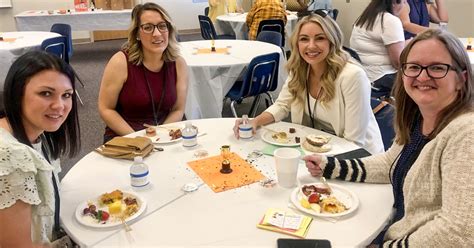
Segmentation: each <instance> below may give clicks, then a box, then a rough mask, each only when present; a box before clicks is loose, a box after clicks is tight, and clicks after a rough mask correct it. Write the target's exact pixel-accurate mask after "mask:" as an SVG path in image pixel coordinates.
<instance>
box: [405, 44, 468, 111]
mask: <svg viewBox="0 0 474 248" xmlns="http://www.w3.org/2000/svg"><path fill="white" fill-rule="evenodd" d="M433 51H436V52H433ZM406 63H416V64H419V65H421V66H429V65H433V64H449V65H453V60H452V57H451V55H450V54H449V52H448V50H447V49H446V47H445V46H444V44H443V43H442V42H441V41H439V40H437V39H428V40H422V41H419V42H417V43H415V44H414V45H413V47H412V49H411V51H410V52H409V54H408V57H407V61H406ZM465 80H466V78H465V73H462V74H458V73H457V72H456V71H454V70H449V71H448V73H447V74H446V76H445V77H444V78H440V79H433V78H431V77H429V76H428V74H427V72H426V70H423V71H422V72H421V74H420V75H418V77H416V78H411V77H407V76H405V75H403V86H404V88H405V91H406V92H407V94H408V95H409V96H410V98H412V99H413V101H414V102H415V103H416V104H417V105H418V107H419V108H420V110H421V112H422V113H423V112H426V111H430V112H432V113H436V114H437V113H439V112H440V111H441V110H442V109H444V108H445V107H446V106H448V105H449V104H450V103H451V102H453V101H454V99H456V97H457V96H458V91H459V89H461V87H462V83H463V82H465Z"/></svg>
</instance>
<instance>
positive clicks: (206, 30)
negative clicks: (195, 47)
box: [198, 15, 218, 40]
mask: <svg viewBox="0 0 474 248" xmlns="http://www.w3.org/2000/svg"><path fill="white" fill-rule="evenodd" d="M198 19H199V26H200V27H201V36H202V38H203V39H205V40H217V39H218V37H217V33H216V29H215V28H214V25H213V24H212V21H211V19H210V18H209V17H207V16H203V15H198Z"/></svg>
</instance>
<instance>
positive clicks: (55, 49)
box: [41, 36, 69, 63]
mask: <svg viewBox="0 0 474 248" xmlns="http://www.w3.org/2000/svg"><path fill="white" fill-rule="evenodd" d="M68 49H69V48H68V42H67V37H66V36H59V37H53V38H49V39H45V40H44V41H43V42H42V43H41V50H44V51H46V52H48V53H51V54H54V55H56V56H58V57H59V58H61V59H62V60H64V61H66V63H69V56H68Z"/></svg>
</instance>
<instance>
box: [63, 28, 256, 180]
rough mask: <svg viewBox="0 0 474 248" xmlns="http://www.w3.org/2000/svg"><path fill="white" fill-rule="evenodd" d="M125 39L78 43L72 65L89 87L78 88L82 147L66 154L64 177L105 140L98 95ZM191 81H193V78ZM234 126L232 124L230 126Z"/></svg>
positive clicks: (247, 105) (226, 108) (226, 110)
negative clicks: (71, 155)
mask: <svg viewBox="0 0 474 248" xmlns="http://www.w3.org/2000/svg"><path fill="white" fill-rule="evenodd" d="M180 39H181V41H190V40H200V39H202V38H201V35H200V34H186V35H180ZM124 42H125V40H110V41H99V42H94V43H87V44H74V54H73V56H72V58H71V62H70V63H71V65H72V66H73V67H74V69H75V70H76V72H77V74H78V75H79V77H80V78H81V80H82V81H83V82H84V84H85V87H84V88H81V87H80V86H78V88H77V89H78V92H79V95H80V97H81V98H82V100H83V102H84V106H79V120H80V125H81V141H82V149H81V152H80V154H79V155H78V156H76V157H74V158H71V159H69V158H63V159H62V163H61V164H62V168H63V171H62V173H61V174H60V177H61V178H62V177H64V175H65V174H66V173H67V172H68V171H69V169H70V168H71V167H72V166H74V164H75V163H76V162H77V161H79V160H80V159H81V158H82V157H84V156H85V155H87V154H88V153H89V152H91V151H93V150H94V149H95V148H96V147H98V146H99V145H101V144H102V135H103V133H104V127H105V125H104V123H103V122H102V120H101V119H100V116H99V113H98V110H97V98H98V94H99V87H100V81H101V79H102V73H103V71H104V68H105V65H106V64H107V61H108V60H109V59H110V57H112V55H113V54H115V53H116V52H117V51H119V50H120V47H121V45H122V44H123V43H124ZM190 83H191V82H190ZM251 101H252V99H246V100H245V101H244V102H243V103H242V104H240V105H238V106H237V111H238V112H239V113H243V112H245V111H244V110H247V111H248V109H249V108H250V104H251ZM261 102H262V106H261V107H259V111H258V112H261V111H263V109H264V106H263V102H264V101H261ZM229 105H230V104H229V102H227V103H226V104H225V105H224V109H223V111H222V116H223V117H232V113H231V111H230V107H229ZM229 128H231V127H229Z"/></svg>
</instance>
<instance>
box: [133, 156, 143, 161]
mask: <svg viewBox="0 0 474 248" xmlns="http://www.w3.org/2000/svg"><path fill="white" fill-rule="evenodd" d="M133 162H137V163H142V162H143V157H142V156H136V157H134V158H133Z"/></svg>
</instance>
